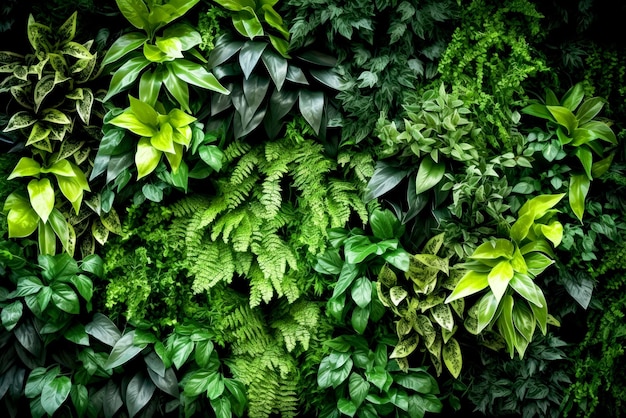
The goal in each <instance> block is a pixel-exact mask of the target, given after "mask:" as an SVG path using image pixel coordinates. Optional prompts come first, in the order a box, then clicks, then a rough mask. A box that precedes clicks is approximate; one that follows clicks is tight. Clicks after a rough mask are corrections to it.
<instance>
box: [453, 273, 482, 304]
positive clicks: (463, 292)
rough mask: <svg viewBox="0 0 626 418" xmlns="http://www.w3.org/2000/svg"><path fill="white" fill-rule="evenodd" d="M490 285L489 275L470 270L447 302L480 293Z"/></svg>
mask: <svg viewBox="0 0 626 418" xmlns="http://www.w3.org/2000/svg"><path fill="white" fill-rule="evenodd" d="M487 286H489V281H488V275H487V274H486V273H478V272H476V271H473V270H470V271H468V272H467V273H465V275H464V276H463V277H462V278H461V280H460V281H459V283H458V284H457V285H456V287H455V288H454V290H453V291H452V293H451V294H450V295H449V296H448V298H447V299H446V301H445V303H450V302H452V301H453V300H456V299H460V298H464V297H466V296H470V295H473V294H474V293H478V292H480V291H481V290H483V289H484V288H486V287H487Z"/></svg>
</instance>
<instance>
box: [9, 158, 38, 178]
mask: <svg viewBox="0 0 626 418" xmlns="http://www.w3.org/2000/svg"><path fill="white" fill-rule="evenodd" d="M40 172H41V165H40V164H39V163H38V162H37V161H35V160H33V159H32V158H28V157H22V158H20V160H19V161H18V162H17V165H16V166H15V168H14V169H13V171H12V172H11V174H10V175H9V177H8V178H7V180H11V179H14V178H16V177H30V176H32V177H34V176H37V175H38V174H39V173H40Z"/></svg>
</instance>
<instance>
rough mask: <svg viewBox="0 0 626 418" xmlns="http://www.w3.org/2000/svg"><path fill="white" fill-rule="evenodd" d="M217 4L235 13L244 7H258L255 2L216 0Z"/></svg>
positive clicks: (253, 0) (250, 0)
mask: <svg viewBox="0 0 626 418" xmlns="http://www.w3.org/2000/svg"><path fill="white" fill-rule="evenodd" d="M214 1H215V2H216V3H217V4H219V5H220V6H222V7H224V8H225V9H228V10H230V11H233V12H240V11H241V10H243V8H244V7H256V2H255V0H214Z"/></svg>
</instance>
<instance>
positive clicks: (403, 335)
mask: <svg viewBox="0 0 626 418" xmlns="http://www.w3.org/2000/svg"><path fill="white" fill-rule="evenodd" d="M443 241H444V235H443V234H439V235H436V236H434V237H432V238H431V239H430V240H429V241H428V242H427V243H426V244H425V245H424V248H423V249H422V252H421V253H420V254H416V255H413V256H411V258H410V264H409V269H408V270H407V271H406V272H405V273H404V275H405V278H404V280H398V275H397V274H396V273H395V272H394V271H393V270H392V269H391V268H390V267H389V266H387V265H386V266H384V267H383V268H382V269H381V271H380V273H379V275H378V281H377V282H376V289H377V290H378V292H377V293H378V295H379V297H380V299H381V301H382V302H383V304H384V305H385V306H386V307H387V308H389V309H391V310H392V311H393V313H394V316H395V317H399V320H398V321H397V322H396V333H397V334H398V339H399V342H398V344H397V345H396V347H395V348H394V350H393V352H392V353H391V356H390V358H394V359H396V361H397V362H398V365H399V367H400V369H401V370H403V371H408V370H409V356H410V355H411V354H412V353H413V352H415V350H416V349H417V348H418V347H419V344H420V338H421V339H422V341H423V345H424V346H425V348H426V349H427V350H428V353H429V357H430V360H431V362H432V363H433V365H434V366H435V372H436V373H437V375H438V376H439V375H441V373H442V371H443V370H442V369H443V364H445V365H446V369H447V370H448V371H449V372H450V374H452V376H453V377H455V378H458V377H459V375H460V373H461V368H462V364H463V360H462V354H461V346H460V345H459V343H458V341H457V340H456V339H455V338H454V334H455V333H456V331H457V329H458V326H457V325H456V324H455V318H454V315H453V313H454V314H456V316H457V317H459V318H461V319H462V318H463V315H464V309H465V303H464V300H462V299H457V300H455V301H452V302H451V303H450V305H447V304H444V300H445V299H446V296H447V295H448V293H449V292H448V291H449V290H452V289H454V287H455V285H456V282H457V281H458V280H459V278H460V276H461V274H462V272H460V271H458V270H456V271H455V270H452V271H451V269H450V266H449V259H448V258H441V257H440V256H438V255H437V254H438V253H439V252H440V250H441V248H442V245H443ZM440 273H443V274H444V275H443V277H439V278H438V276H440ZM446 276H448V277H446Z"/></svg>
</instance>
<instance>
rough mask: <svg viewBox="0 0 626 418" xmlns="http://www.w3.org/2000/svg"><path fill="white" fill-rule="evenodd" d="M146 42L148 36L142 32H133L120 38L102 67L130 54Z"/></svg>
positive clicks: (114, 43)
mask: <svg viewBox="0 0 626 418" xmlns="http://www.w3.org/2000/svg"><path fill="white" fill-rule="evenodd" d="M146 40H147V37H146V35H145V34H143V33H141V32H131V33H127V34H124V35H122V36H120V37H119V38H117V39H116V40H115V42H113V45H111V47H110V48H109V49H108V51H107V53H106V55H105V56H104V60H103V61H102V66H105V65H107V64H110V63H112V62H115V61H117V60H119V59H120V58H122V57H123V56H125V55H126V54H128V53H129V52H131V51H134V50H135V49H137V48H139V47H140V46H141V45H142V44H143V43H144V42H145V41H146Z"/></svg>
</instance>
